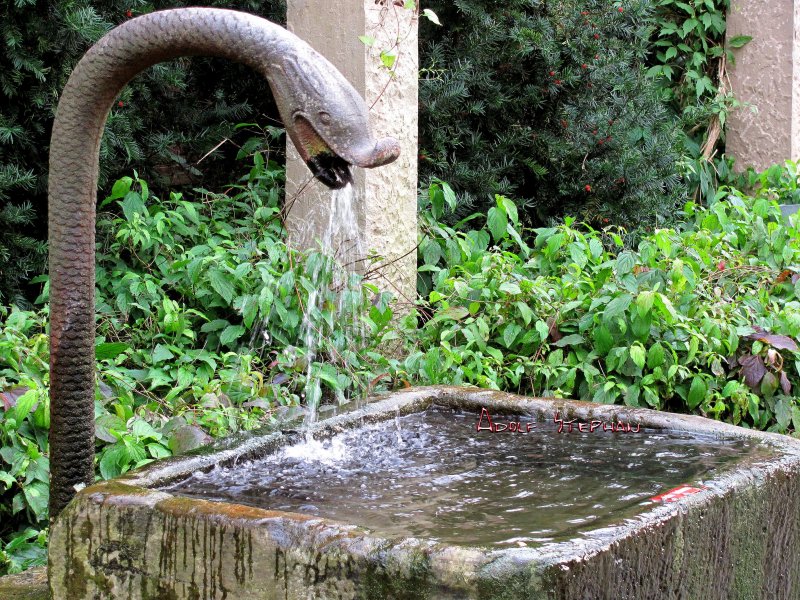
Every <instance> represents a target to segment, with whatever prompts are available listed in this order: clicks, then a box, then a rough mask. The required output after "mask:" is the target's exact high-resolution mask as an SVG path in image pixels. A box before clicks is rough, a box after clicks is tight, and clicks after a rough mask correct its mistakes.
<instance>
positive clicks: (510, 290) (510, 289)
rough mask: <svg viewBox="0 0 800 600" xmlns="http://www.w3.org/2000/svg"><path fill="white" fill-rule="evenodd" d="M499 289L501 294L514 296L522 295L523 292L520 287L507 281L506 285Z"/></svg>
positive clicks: (503, 284) (502, 284)
mask: <svg viewBox="0 0 800 600" xmlns="http://www.w3.org/2000/svg"><path fill="white" fill-rule="evenodd" d="M498 289H499V290H500V291H501V292H503V293H505V294H510V295H512V296H516V295H518V294H521V293H522V290H521V289H520V288H519V285H518V284H516V283H514V282H511V281H506V282H505V283H501V284H500V287H499V288H498Z"/></svg>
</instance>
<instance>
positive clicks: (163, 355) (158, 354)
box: [153, 344, 175, 365]
mask: <svg viewBox="0 0 800 600" xmlns="http://www.w3.org/2000/svg"><path fill="white" fill-rule="evenodd" d="M171 358H175V355H174V354H173V353H172V352H170V349H169V348H167V347H166V346H164V345H163V344H158V345H157V346H156V348H155V350H153V364H156V365H157V364H158V363H161V362H164V361H165V360H169V359H171Z"/></svg>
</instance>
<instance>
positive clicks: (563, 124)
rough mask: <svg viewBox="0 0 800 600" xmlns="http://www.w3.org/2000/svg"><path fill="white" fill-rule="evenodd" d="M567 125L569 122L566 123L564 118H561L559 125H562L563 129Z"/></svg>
mask: <svg viewBox="0 0 800 600" xmlns="http://www.w3.org/2000/svg"><path fill="white" fill-rule="evenodd" d="M567 125H569V123H567V122H566V121H565V120H564V119H561V126H562V127H563V128H564V129H566V128H567Z"/></svg>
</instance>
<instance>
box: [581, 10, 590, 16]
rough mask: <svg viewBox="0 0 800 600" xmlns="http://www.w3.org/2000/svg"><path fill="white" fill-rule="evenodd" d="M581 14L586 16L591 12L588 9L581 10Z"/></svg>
mask: <svg viewBox="0 0 800 600" xmlns="http://www.w3.org/2000/svg"><path fill="white" fill-rule="evenodd" d="M581 14H582V15H583V16H584V17H585V16H586V15H588V14H589V11H588V10H584V11H581Z"/></svg>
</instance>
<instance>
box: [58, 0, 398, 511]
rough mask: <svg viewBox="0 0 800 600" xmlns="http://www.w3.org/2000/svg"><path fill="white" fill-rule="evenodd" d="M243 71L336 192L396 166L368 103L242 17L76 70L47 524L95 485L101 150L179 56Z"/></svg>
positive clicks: (67, 151) (153, 37) (136, 37)
mask: <svg viewBox="0 0 800 600" xmlns="http://www.w3.org/2000/svg"><path fill="white" fill-rule="evenodd" d="M196 55H203V56H218V57H224V58H228V59H231V60H234V61H237V62H241V63H244V64H246V65H248V66H250V67H251V68H252V69H254V70H255V71H257V72H258V73H260V74H261V75H263V76H264V77H265V78H266V79H267V81H268V82H269V85H270V88H271V89H272V93H273V95H274V96H275V100H276V102H277V105H278V110H279V112H280V114H281V118H282V119H283V122H284V125H285V127H286V131H287V133H288V135H289V138H290V139H291V140H292V142H293V143H294V144H295V146H296V147H297V149H298V151H299V152H300V155H301V156H302V157H303V159H304V160H305V161H306V164H308V166H309V168H310V169H311V170H312V173H313V174H314V175H315V176H316V177H317V178H318V179H320V180H321V181H322V182H323V183H325V184H326V185H328V186H329V187H332V188H340V187H343V186H345V185H346V184H347V183H348V182H349V181H351V175H350V165H356V166H359V167H365V168H371V167H377V166H380V165H383V164H386V163H389V162H391V161H393V160H394V159H396V158H397V156H398V155H399V144H398V143H397V141H396V140H394V139H392V138H387V139H384V140H380V141H376V140H374V139H373V138H372V136H371V134H370V131H369V120H368V114H367V107H366V105H365V104H364V101H363V99H362V98H361V97H360V96H359V95H358V93H357V92H356V91H355V90H354V89H353V87H352V86H351V85H350V84H349V83H348V82H347V80H346V79H345V78H344V76H342V75H341V73H339V71H337V70H336V68H335V67H334V66H333V65H331V64H330V63H329V62H328V61H327V60H326V59H325V58H323V57H322V56H321V55H320V54H318V53H317V52H316V51H314V50H313V49H312V48H311V47H310V46H309V45H308V44H306V43H305V42H303V41H302V40H300V39H299V38H298V37H296V36H295V35H293V34H291V33H289V32H288V31H286V30H285V29H283V28H282V27H279V26H278V25H275V24H274V23H271V22H269V21H267V20H265V19H261V18H259V17H256V16H253V15H249V14H246V13H241V12H236V11H231V10H221V9H212V8H181V9H175V10H165V11H159V12H154V13H150V14H147V15H144V16H141V17H137V18H135V19H132V20H130V21H127V22H126V23H124V24H122V25H120V26H119V27H117V28H116V29H114V30H112V31H111V32H109V33H108V34H107V35H106V36H105V37H103V38H102V39H101V40H100V41H99V42H97V44H95V45H94V46H93V47H92V48H91V49H89V51H88V52H87V53H86V55H85V56H84V57H83V58H82V59H81V60H80V62H79V63H78V65H77V66H76V67H75V70H74V71H73V72H72V75H71V76H70V78H69V80H68V81H67V85H66V87H65V88H64V91H63V93H62V95H61V99H60V101H59V104H58V110H57V112H56V118H55V123H54V124H53V134H52V139H51V144H50V177H49V190H48V191H49V214H50V216H49V238H50V413H51V419H50V422H51V425H50V459H51V460H50V517H51V519H53V518H55V517H56V516H57V515H58V513H59V512H61V510H62V509H63V508H64V507H65V506H66V505H67V503H68V502H69V501H70V499H71V498H72V497H73V496H74V495H75V492H76V490H77V489H78V488H79V487H80V486H83V485H88V484H90V483H92V482H93V481H94V443H95V442H94V389H95V373H94V367H95V350H94V344H95V300H94V286H95V206H96V202H97V172H98V163H99V151H100V139H101V137H102V134H103V127H104V126H105V122H106V119H107V117H108V113H109V111H110V109H111V106H112V104H113V102H114V99H115V98H116V97H117V95H118V94H119V92H120V91H121V90H122V88H123V87H124V86H125V84H126V83H127V82H128V81H130V80H131V79H132V78H133V77H134V76H135V75H136V74H138V73H139V72H141V71H142V70H144V69H146V68H147V67H150V66H152V65H154V64H156V63H159V62H162V61H165V60H170V59H174V58H177V57H180V56H196Z"/></svg>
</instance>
